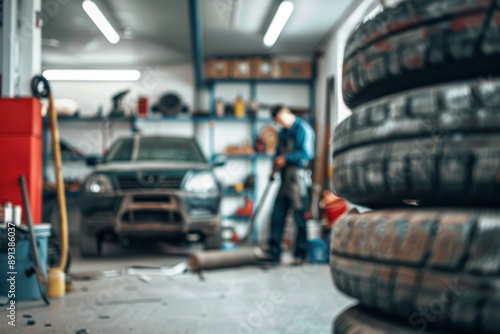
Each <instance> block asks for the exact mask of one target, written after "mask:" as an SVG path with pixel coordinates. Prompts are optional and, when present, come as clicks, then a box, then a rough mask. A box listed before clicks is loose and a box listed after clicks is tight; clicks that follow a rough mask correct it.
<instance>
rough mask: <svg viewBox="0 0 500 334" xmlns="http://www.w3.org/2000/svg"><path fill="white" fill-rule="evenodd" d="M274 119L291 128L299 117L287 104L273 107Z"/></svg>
mask: <svg viewBox="0 0 500 334" xmlns="http://www.w3.org/2000/svg"><path fill="white" fill-rule="evenodd" d="M271 115H272V117H273V119H274V120H275V121H276V123H278V124H279V125H281V126H282V127H284V128H286V129H289V128H291V127H292V125H293V124H294V123H295V121H296V120H297V117H296V116H295V115H294V114H293V113H292V111H291V110H290V109H289V108H287V107H286V106H285V105H277V106H275V107H273V108H271Z"/></svg>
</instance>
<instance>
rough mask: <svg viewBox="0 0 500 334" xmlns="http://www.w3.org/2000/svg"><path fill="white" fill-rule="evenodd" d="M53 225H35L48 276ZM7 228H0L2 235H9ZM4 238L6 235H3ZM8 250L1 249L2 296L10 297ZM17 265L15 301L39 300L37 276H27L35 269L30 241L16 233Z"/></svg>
mask: <svg viewBox="0 0 500 334" xmlns="http://www.w3.org/2000/svg"><path fill="white" fill-rule="evenodd" d="M50 231H51V225H50V224H39V225H35V233H36V239H37V245H38V253H39V255H40V262H41V264H42V270H43V272H44V273H45V274H46V275H47V261H48V244H49V237H50ZM7 232H8V231H7V229H6V228H5V227H0V234H4V233H7ZM2 237H4V235H2ZM5 252H6V249H0V268H1V270H0V296H8V294H9V284H7V279H8V278H9V277H10V276H11V275H9V274H8V273H9V272H10V271H9V270H8V254H7V253H5ZM15 257H16V264H15V271H14V272H16V273H17V274H16V275H15V276H16V281H15V282H16V291H15V298H13V299H15V300H16V301H18V300H30V299H39V298H41V296H40V289H39V287H38V282H37V280H36V276H35V275H34V274H33V275H31V276H30V277H28V276H27V275H26V271H27V270H29V269H31V268H32V267H33V261H32V259H31V250H30V241H29V239H28V234H27V233H26V234H24V233H20V232H16V254H15Z"/></svg>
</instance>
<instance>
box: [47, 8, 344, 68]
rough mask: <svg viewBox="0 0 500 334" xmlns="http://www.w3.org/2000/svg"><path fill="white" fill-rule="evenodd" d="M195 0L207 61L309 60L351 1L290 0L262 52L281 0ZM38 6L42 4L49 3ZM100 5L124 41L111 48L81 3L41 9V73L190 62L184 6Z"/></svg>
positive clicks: (188, 37) (189, 46) (189, 33)
mask: <svg viewBox="0 0 500 334" xmlns="http://www.w3.org/2000/svg"><path fill="white" fill-rule="evenodd" d="M97 1H98V0H96V2H97ZM199 1H200V3H201V17H202V28H203V53H204V56H210V55H235V54H238V55H247V54H254V55H255V54H287V55H312V53H313V51H314V49H315V48H316V47H317V46H318V44H319V43H320V41H321V40H322V39H323V37H324V36H325V34H326V33H327V32H328V31H329V30H330V29H331V27H332V26H334V25H335V23H336V22H337V21H338V19H339V18H340V17H341V16H342V15H343V14H345V13H344V12H345V10H346V9H347V7H348V6H349V5H350V3H351V2H352V0H293V2H294V3H295V10H294V12H293V14H292V17H291V18H290V20H289V21H288V23H287V25H286V26H285V29H284V31H283V33H282V35H281V37H280V38H279V39H278V42H277V43H276V45H275V46H274V47H273V48H271V49H267V48H265V47H264V46H263V44H262V39H263V35H264V33H265V30H266V28H267V26H268V25H269V23H270V21H271V19H272V16H273V14H274V13H275V11H276V8H277V6H278V5H279V0H199ZM61 2H62V3H65V2H64V1H61ZM42 3H43V5H44V6H47V4H49V3H54V1H53V0H43V1H42ZM236 3H237V4H236ZM98 5H99V6H100V7H101V8H102V10H103V11H104V12H105V14H106V16H107V17H108V18H109V19H110V20H111V21H112V24H113V25H114V26H115V28H117V30H119V32H120V34H121V36H122V39H121V41H120V42H119V43H118V44H116V45H112V44H110V43H109V42H108V41H107V40H106V39H105V38H104V36H103V35H102V34H101V33H100V31H99V30H98V29H97V27H96V26H95V25H94V24H93V22H92V21H91V20H90V19H89V17H88V16H87V14H86V13H85V12H84V11H83V9H82V6H81V0H69V1H67V4H61V5H60V6H59V8H57V10H56V11H55V10H52V11H49V10H47V9H45V10H44V12H45V14H47V16H46V17H47V18H48V19H47V20H46V24H45V26H44V28H43V39H44V46H43V56H42V58H43V64H44V67H52V68H56V67H61V68H68V67H73V68H74V67H81V68H91V67H92V68H96V67H129V66H147V65H166V64H175V63H185V62H189V61H191V32H190V22H189V8H188V0H141V1H138V0H100V2H98ZM44 8H46V7H44ZM47 8H48V7H47ZM233 15H237V20H236V22H235V23H236V25H233V24H232V23H231V22H232V19H231V18H232V16H233Z"/></svg>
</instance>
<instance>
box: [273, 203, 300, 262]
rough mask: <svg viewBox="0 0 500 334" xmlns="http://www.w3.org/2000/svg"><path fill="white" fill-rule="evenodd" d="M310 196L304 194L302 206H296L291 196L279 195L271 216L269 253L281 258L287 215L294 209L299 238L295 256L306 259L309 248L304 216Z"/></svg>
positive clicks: (296, 242) (296, 243)
mask: <svg viewBox="0 0 500 334" xmlns="http://www.w3.org/2000/svg"><path fill="white" fill-rule="evenodd" d="M308 202H309V201H308V197H307V196H302V207H301V208H299V209H296V208H295V205H294V203H293V201H292V199H291V198H290V197H287V196H278V197H277V198H276V202H275V204H274V209H273V213H272V216H271V237H270V239H269V254H270V255H271V256H272V257H273V258H275V259H279V257H280V255H281V241H282V237H283V231H284V229H285V223H286V217H287V214H288V211H289V210H290V209H292V210H293V218H294V221H295V225H296V228H297V238H296V241H295V253H294V257H295V258H301V259H305V258H306V256H307V250H308V241H307V222H306V219H305V217H304V215H305V213H306V208H307V204H308Z"/></svg>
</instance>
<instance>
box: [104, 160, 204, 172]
mask: <svg viewBox="0 0 500 334" xmlns="http://www.w3.org/2000/svg"><path fill="white" fill-rule="evenodd" d="M210 167H211V166H210V164H208V163H203V162H200V163H195V162H158V161H151V162H148V161H127V162H112V163H107V164H103V165H100V166H98V167H97V168H96V169H95V172H114V171H117V172H127V171H139V170H180V169H182V170H210Z"/></svg>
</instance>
